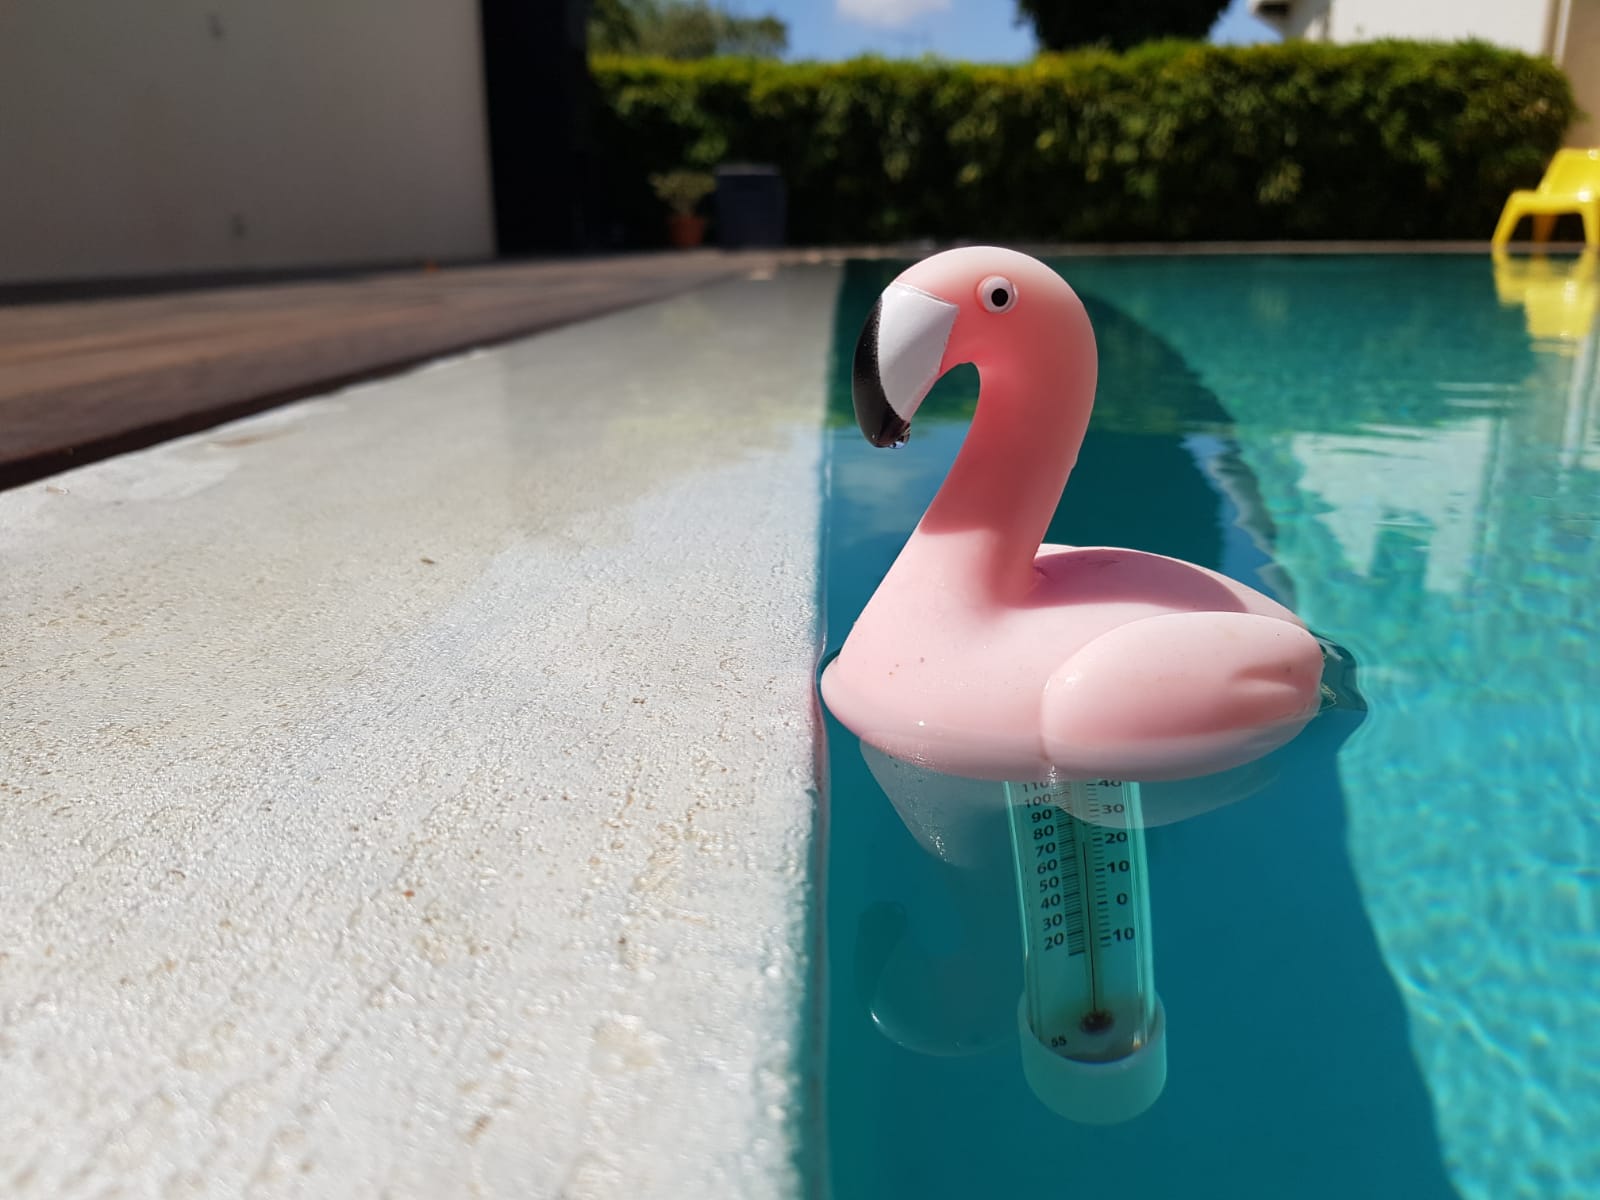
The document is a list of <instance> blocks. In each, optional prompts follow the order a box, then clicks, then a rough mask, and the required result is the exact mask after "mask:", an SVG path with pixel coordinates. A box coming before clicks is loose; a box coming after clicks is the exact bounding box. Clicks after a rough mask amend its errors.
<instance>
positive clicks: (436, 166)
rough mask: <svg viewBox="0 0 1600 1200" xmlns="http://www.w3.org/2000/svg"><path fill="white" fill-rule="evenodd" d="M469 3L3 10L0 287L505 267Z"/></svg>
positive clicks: (76, 1)
mask: <svg viewBox="0 0 1600 1200" xmlns="http://www.w3.org/2000/svg"><path fill="white" fill-rule="evenodd" d="M477 12H478V6H477V4H476V3H475V2H474V0H272V2H265V0H254V2H252V0H209V2H204V0H0V282H21V281H37V280H61V279H73V278H95V277H102V278H104V277H118V276H135V275H153V274H165V273H173V272H197V271H213V270H238V269H246V270H248V269H258V268H277V267H299V266H322V265H340V264H363V263H378V262H406V261H420V260H423V259H455V258H472V257H481V256H485V255H488V254H490V253H492V251H493V225H492V214H491V203H490V191H489V167H488V147H487V129H486V125H485V117H484V99H483V78H482V67H481V51H480V45H479V34H478V16H477Z"/></svg>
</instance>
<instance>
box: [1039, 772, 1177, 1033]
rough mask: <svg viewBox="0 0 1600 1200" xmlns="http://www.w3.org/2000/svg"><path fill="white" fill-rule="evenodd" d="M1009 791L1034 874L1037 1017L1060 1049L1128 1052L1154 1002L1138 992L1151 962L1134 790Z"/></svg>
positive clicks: (1090, 784)
mask: <svg viewBox="0 0 1600 1200" xmlns="http://www.w3.org/2000/svg"><path fill="white" fill-rule="evenodd" d="M1009 788H1010V794H1011V796H1012V798H1013V806H1014V807H1013V809H1012V831H1013V845H1014V847H1015V848H1016V850H1017V859H1018V863H1017V865H1018V868H1019V872H1018V873H1019V875H1023V876H1024V877H1025V878H1026V879H1027V882H1026V883H1025V884H1024V885H1023V886H1024V888H1025V889H1026V890H1025V891H1024V893H1023V897H1024V898H1023V914H1022V915H1023V927H1024V954H1025V955H1026V956H1029V957H1032V956H1034V955H1037V959H1036V960H1035V962H1034V964H1033V965H1032V966H1031V967H1029V966H1026V964H1025V971H1026V974H1027V988H1026V992H1027V999H1028V1002H1029V1010H1030V1023H1031V1024H1032V1025H1033V1028H1034V1030H1035V1032H1036V1033H1037V1035H1038V1036H1039V1037H1040V1038H1041V1040H1043V1041H1044V1042H1045V1044H1046V1045H1048V1046H1050V1047H1052V1048H1053V1049H1056V1050H1057V1052H1058V1053H1064V1054H1068V1055H1070V1056H1073V1057H1079V1056H1082V1057H1085V1058H1091V1059H1096V1060H1099V1059H1104V1058H1109V1057H1116V1056H1117V1055H1118V1054H1119V1053H1126V1052H1128V1050H1130V1049H1132V1048H1134V1047H1136V1046H1138V1045H1139V1044H1140V1043H1141V1042H1142V1041H1143V1039H1144V1035H1145V1030H1146V1026H1147V1019H1146V1017H1145V1014H1146V1013H1148V1012H1149V1007H1148V1005H1149V1002H1150V999H1151V998H1150V997H1146V996H1144V995H1142V994H1141V993H1144V992H1145V991H1146V989H1147V988H1148V984H1149V966H1148V962H1147V958H1148V946H1147V944H1146V938H1145V934H1146V929H1145V926H1146V925H1147V922H1148V918H1147V917H1142V916H1141V914H1142V913H1143V911H1144V907H1145V902H1144V892H1143V887H1144V881H1143V877H1142V876H1143V870H1144V868H1143V853H1142V849H1143V842H1142V838H1143V834H1142V831H1140V829H1139V825H1138V820H1139V817H1138V803H1137V797H1138V792H1137V787H1136V785H1131V784H1125V783H1123V782H1122V781H1120V780H1115V779H1096V780H1082V781H1074V782H1067V781H1061V782H1056V783H1043V782H1035V783H1023V784H1011V785H1009ZM1136 839H1137V844H1136ZM1030 846H1031V847H1032V850H1031V853H1030V852H1029V851H1028V850H1027V849H1026V847H1030ZM1025 855H1026V856H1027V860H1026V861H1028V865H1029V866H1032V867H1033V868H1034V869H1033V870H1032V871H1027V870H1026V868H1025V867H1024V866H1023V863H1024V861H1025V859H1024V856H1025ZM1135 859H1138V860H1139V861H1138V862H1135V861H1134V860H1135ZM1136 893H1137V894H1136ZM1063 951H1064V953H1062V952H1063ZM1052 964H1054V965H1052ZM1069 964H1070V965H1069ZM1119 1047H1120V1048H1121V1049H1120V1050H1119Z"/></svg>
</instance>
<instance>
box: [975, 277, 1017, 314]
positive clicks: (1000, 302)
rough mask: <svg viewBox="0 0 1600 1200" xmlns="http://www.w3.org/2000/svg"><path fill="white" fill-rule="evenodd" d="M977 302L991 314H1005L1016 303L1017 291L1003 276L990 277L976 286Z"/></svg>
mask: <svg viewBox="0 0 1600 1200" xmlns="http://www.w3.org/2000/svg"><path fill="white" fill-rule="evenodd" d="M978 302H979V303H980V304H982V305H983V306H984V308H986V309H988V310H989V311H990V312H992V313H1003V312H1007V311H1009V310H1010V308H1011V306H1012V305H1013V304H1015V303H1016V302H1017V289H1016V288H1015V287H1013V286H1012V285H1011V280H1009V279H1007V278H1006V277H1005V276H1004V275H990V276H988V277H986V278H985V279H984V281H983V282H982V283H980V284H979V285H978Z"/></svg>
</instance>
